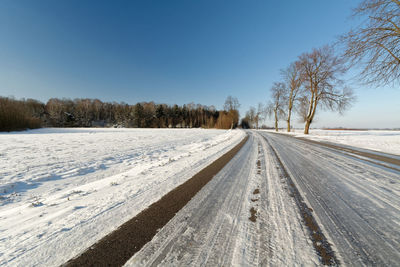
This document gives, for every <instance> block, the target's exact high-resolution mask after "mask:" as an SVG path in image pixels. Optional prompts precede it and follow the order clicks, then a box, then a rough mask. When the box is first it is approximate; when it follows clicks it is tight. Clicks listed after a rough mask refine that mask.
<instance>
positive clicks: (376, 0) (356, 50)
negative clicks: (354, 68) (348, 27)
mask: <svg viewBox="0 0 400 267" xmlns="http://www.w3.org/2000/svg"><path fill="white" fill-rule="evenodd" d="M353 16H355V17H361V18H365V19H364V21H363V22H362V24H361V26H360V27H358V28H357V29H355V30H352V31H350V32H349V33H348V34H346V35H344V36H342V37H341V41H342V42H343V43H344V44H345V46H346V51H345V56H347V58H348V59H350V62H351V63H352V64H358V63H361V65H362V68H363V70H362V72H361V74H362V75H361V78H362V80H364V82H366V83H370V84H371V83H373V84H377V85H384V84H388V83H391V82H397V83H398V82H400V1H399V0H364V1H362V2H361V3H360V4H359V6H358V7H357V8H356V9H355V10H354V12H353Z"/></svg>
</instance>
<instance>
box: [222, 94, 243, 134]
mask: <svg viewBox="0 0 400 267" xmlns="http://www.w3.org/2000/svg"><path fill="white" fill-rule="evenodd" d="M239 107H240V104H239V101H238V99H237V98H236V97H232V96H228V97H227V98H226V100H225V104H224V110H225V111H226V112H227V113H228V115H229V117H230V118H231V129H232V128H234V127H236V126H237V124H238V123H239Z"/></svg>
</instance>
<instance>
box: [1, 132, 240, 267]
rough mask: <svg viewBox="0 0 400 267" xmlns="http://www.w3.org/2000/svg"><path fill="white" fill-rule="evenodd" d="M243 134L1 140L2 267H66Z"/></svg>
mask: <svg viewBox="0 0 400 267" xmlns="http://www.w3.org/2000/svg"><path fill="white" fill-rule="evenodd" d="M244 135H245V133H244V132H243V131H240V130H228V131H226V130H204V129H94V128H85V129H84V128H79V129H53V128H48V129H39V130H31V131H25V132H13V133H2V134H0V265H10V266H11V265H12V266H37V265H41V266H44V265H45V266H55V265H60V264H63V263H64V262H66V261H67V260H69V259H70V258H72V257H74V256H76V255H77V254H79V253H81V252H83V250H84V249H86V248H88V247H89V246H90V245H92V244H93V243H94V242H96V241H97V240H99V239H100V238H102V237H103V236H105V235H107V234H108V233H110V232H111V231H113V230H115V229H116V228H117V227H118V226H119V225H121V224H123V223H124V222H125V221H127V220H129V219H130V218H132V217H134V216H135V215H136V214H138V213H139V212H140V211H142V210H143V209H145V208H146V207H148V206H149V205H150V204H152V203H154V202H155V201H157V200H158V199H160V198H161V197H162V196H163V195H165V194H166V193H168V192H169V191H171V190H172V189H173V188H175V187H177V186H178V185H180V184H182V183H183V182H185V181H186V180H187V179H189V178H191V177H192V176H193V175H194V174H196V173H197V172H198V171H200V170H201V169H203V168H204V167H205V166H207V165H208V164H210V163H211V162H213V161H214V160H216V159H217V158H218V157H220V156H221V155H223V154H224V153H226V152H227V151H228V150H229V149H231V148H232V147H234V146H235V145H236V144H238V143H239V142H240V141H241V140H242V138H243V137H244Z"/></svg>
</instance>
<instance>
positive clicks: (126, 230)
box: [63, 136, 248, 266]
mask: <svg viewBox="0 0 400 267" xmlns="http://www.w3.org/2000/svg"><path fill="white" fill-rule="evenodd" d="M247 140H248V136H246V137H245V138H244V139H243V140H242V141H241V142H240V143H239V144H238V145H236V146H235V147H234V148H232V149H231V150H230V151H228V152H227V153H226V154H224V155H223V156H222V157H220V158H219V159H217V160H216V161H214V162H213V163H211V164H210V165H209V166H207V167H206V168H204V169H203V170H201V171H200V172H199V173H197V174H196V175H195V176H193V177H192V178H190V179H189V180H187V181H186V182H185V183H183V184H181V185H180V186H178V187H177V188H175V189H173V190H172V191H171V192H169V193H167V194H166V195H165V196H163V197H162V198H161V199H160V200H159V201H157V202H155V203H153V204H152V205H150V206H149V207H148V208H147V209H145V210H143V211H142V212H140V213H139V214H138V215H136V216H135V217H134V218H132V219H130V220H129V221H127V222H126V223H124V224H123V225H121V226H120V227H119V228H118V229H117V230H115V231H114V232H112V233H110V234H109V235H107V236H105V237H104V238H102V239H101V240H99V241H98V242H97V243H95V244H93V245H92V246H91V247H90V248H88V249H87V250H86V251H84V252H83V253H82V254H81V255H79V256H77V257H75V258H73V259H71V260H69V261H68V262H67V263H65V264H64V265H63V266H122V265H124V264H125V262H126V261H128V260H129V259H130V258H131V257H132V256H133V255H134V254H135V253H136V252H138V251H139V250H140V249H141V248H142V247H143V246H144V245H145V244H146V243H147V242H149V241H150V240H151V239H152V238H153V237H154V236H155V235H156V234H157V232H158V230H159V229H161V228H162V227H163V226H164V225H165V224H167V223H168V221H169V220H171V219H172V218H173V217H174V216H175V214H176V213H177V212H178V211H179V210H180V209H182V208H183V207H184V206H185V205H186V204H187V202H189V201H190V200H191V199H192V198H193V197H194V195H195V194H196V193H197V192H198V191H200V189H201V188H203V186H205V185H206V184H207V183H208V182H209V181H210V180H211V179H212V178H213V177H214V176H215V175H216V174H217V173H218V172H219V171H220V170H221V169H222V168H223V167H224V166H225V165H226V164H227V163H228V162H229V161H230V160H231V159H232V158H233V157H234V156H235V155H236V153H237V152H239V150H240V149H241V148H242V147H243V145H244V144H245V143H246V141H247Z"/></svg>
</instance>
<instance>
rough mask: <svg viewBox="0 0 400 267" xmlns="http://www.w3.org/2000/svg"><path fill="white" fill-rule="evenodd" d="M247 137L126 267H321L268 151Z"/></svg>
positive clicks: (262, 143)
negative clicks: (242, 144) (252, 210)
mask: <svg viewBox="0 0 400 267" xmlns="http://www.w3.org/2000/svg"><path fill="white" fill-rule="evenodd" d="M249 135H250V138H249V140H248V141H247V143H246V144H245V145H244V146H243V148H242V149H241V150H240V151H239V152H238V154H236V156H235V157H234V158H233V159H232V160H231V161H230V162H229V163H228V164H227V165H226V166H225V167H224V168H223V169H222V170H221V171H220V172H219V173H218V174H217V175H216V176H215V177H214V178H213V179H212V180H211V181H210V182H209V183H208V184H206V185H205V186H204V187H203V189H202V190H200V191H199V192H198V193H197V194H196V195H195V196H194V197H193V199H192V200H191V201H189V202H188V204H187V205H186V206H185V207H184V208H183V209H181V210H180V211H179V212H178V213H177V214H176V216H175V217H174V218H172V219H171V220H170V221H169V222H168V223H167V224H166V225H165V226H164V227H163V228H162V229H160V231H159V232H158V233H157V234H156V235H155V236H154V238H153V239H152V240H151V241H150V242H148V243H147V244H146V245H145V246H144V247H143V248H142V249H141V250H140V251H139V252H137V253H136V254H135V255H134V256H133V257H132V258H131V259H130V260H129V261H128V262H127V263H126V264H125V266H302V265H306V266H318V265H319V264H320V262H319V259H318V256H317V253H316V252H315V250H314V248H313V245H312V241H311V240H310V237H309V234H308V232H307V229H306V228H305V226H304V223H303V221H302V218H301V215H300V213H299V210H298V208H297V206H296V203H295V202H294V199H293V198H292V197H291V196H290V192H289V190H288V189H287V187H288V184H287V182H286V180H285V179H284V178H283V176H282V175H283V174H282V170H280V169H279V168H277V166H278V163H277V161H276V159H275V158H274V156H273V155H272V151H271V148H270V147H269V146H268V145H267V143H266V141H265V139H263V138H261V136H260V135H259V134H258V133H251V132H249ZM256 189H258V192H255V190H256ZM252 208H253V209H255V210H256V211H257V212H256V219H255V220H254V221H251V220H250V219H249V217H250V216H251V212H250V210H251V209H252Z"/></svg>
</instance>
